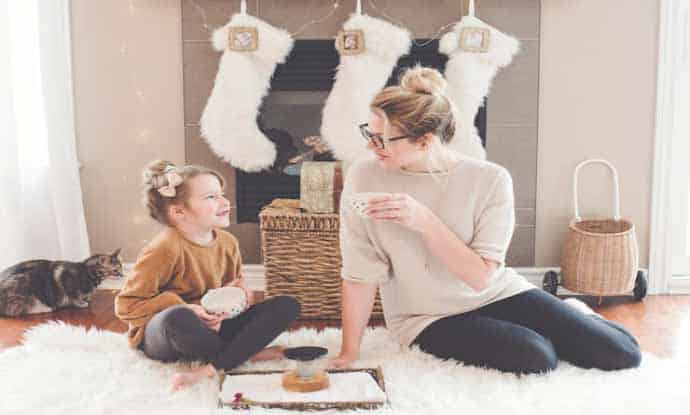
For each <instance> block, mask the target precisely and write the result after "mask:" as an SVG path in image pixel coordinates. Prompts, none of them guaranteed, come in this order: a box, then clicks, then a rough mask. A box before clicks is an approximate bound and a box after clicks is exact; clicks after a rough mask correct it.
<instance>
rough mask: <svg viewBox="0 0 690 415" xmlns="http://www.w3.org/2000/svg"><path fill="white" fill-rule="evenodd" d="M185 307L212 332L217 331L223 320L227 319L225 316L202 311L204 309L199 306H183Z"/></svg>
mask: <svg viewBox="0 0 690 415" xmlns="http://www.w3.org/2000/svg"><path fill="white" fill-rule="evenodd" d="M185 307H187V308H188V309H190V310H192V311H193V312H194V314H195V315H196V316H197V317H199V319H200V320H201V321H202V322H203V323H204V324H206V326H207V327H208V328H210V329H211V330H213V331H219V330H220V324H221V323H222V322H223V320H224V319H225V318H227V315H223V314H220V315H216V314H211V313H209V312H208V311H206V310H205V309H204V307H202V306H200V305H199V304H185Z"/></svg>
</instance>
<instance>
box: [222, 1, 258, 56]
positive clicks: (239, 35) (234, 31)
mask: <svg viewBox="0 0 690 415" xmlns="http://www.w3.org/2000/svg"><path fill="white" fill-rule="evenodd" d="M240 13H241V14H242V15H246V14H247V2H246V0H242V5H241V10H240ZM258 48H259V31H258V30H257V28H256V27H255V26H237V27H229V28H228V49H230V50H233V51H235V52H252V51H255V50H257V49H258Z"/></svg>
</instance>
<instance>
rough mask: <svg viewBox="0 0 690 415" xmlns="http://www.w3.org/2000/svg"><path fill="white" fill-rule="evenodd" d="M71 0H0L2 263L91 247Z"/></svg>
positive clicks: (82, 252)
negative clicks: (79, 150) (80, 158)
mask: <svg viewBox="0 0 690 415" xmlns="http://www.w3.org/2000/svg"><path fill="white" fill-rule="evenodd" d="M70 61H71V51H70V31H69V2H68V0H50V1H42V0H0V139H1V140H0V169H1V170H0V171H1V174H0V269H4V268H5V267H7V266H10V265H12V264H14V263H16V262H19V261H23V260H26V259H41V258H44V259H62V260H71V261H77V260H83V259H84V258H85V257H86V256H88V254H89V242H88V236H87V232H86V222H85V220H84V208H83V204H82V194H81V185H80V182H79V168H78V162H77V155H76V143H75V132H74V115H73V105H72V79H71V70H70Z"/></svg>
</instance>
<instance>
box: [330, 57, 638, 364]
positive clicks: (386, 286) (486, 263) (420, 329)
mask: <svg viewBox="0 0 690 415" xmlns="http://www.w3.org/2000/svg"><path fill="white" fill-rule="evenodd" d="M444 86H445V80H444V79H443V77H442V76H441V74H440V73H439V72H438V71H436V70H433V69H430V68H421V67H418V68H414V69H411V70H408V71H407V72H406V73H405V74H404V75H403V77H402V80H401V82H400V85H399V86H393V87H388V88H386V89H384V90H383V91H382V92H380V93H379V94H378V95H377V96H376V97H374V100H373V102H372V104H371V115H370V118H369V124H368V125H363V126H362V127H361V129H362V134H363V136H364V138H365V139H366V140H367V143H368V148H369V149H370V150H371V152H372V156H373V157H372V158H370V159H366V160H361V161H358V162H356V163H354V164H353V165H352V166H351V167H350V170H349V172H348V176H347V180H346V181H345V189H344V190H343V197H342V200H346V199H347V195H348V194H352V193H358V192H389V193H392V194H391V195H390V196H384V197H379V198H376V199H374V200H372V201H370V203H369V206H368V208H367V210H366V211H365V212H366V214H367V215H368V217H367V218H366V219H362V218H360V217H359V216H358V215H357V214H356V213H354V212H353V210H352V209H347V206H344V207H343V209H341V221H340V226H341V228H340V232H341V233H340V243H341V252H342V257H343V269H342V278H343V284H342V298H343V342H342V349H341V352H340V356H339V357H338V358H336V359H335V360H334V361H333V362H332V363H333V365H334V366H337V367H340V366H347V365H349V364H351V363H352V362H353V361H355V360H356V359H357V358H358V356H359V347H360V341H361V338H362V333H363V331H364V327H365V326H366V323H367V321H368V320H369V315H370V313H371V309H372V305H373V302H374V296H375V294H376V288H377V286H378V287H379V288H380V292H381V301H382V305H383V311H384V316H385V318H386V323H387V326H388V328H389V329H390V331H391V332H392V334H393V336H394V338H395V339H396V340H397V341H398V342H400V343H401V344H403V345H406V346H407V345H417V346H419V348H420V349H421V350H423V351H425V352H427V353H430V354H433V355H435V356H437V357H439V358H442V359H455V360H458V361H461V362H464V363H466V364H470V365H477V366H484V367H489V368H494V369H498V370H501V371H505V372H512V373H539V372H545V371H548V370H551V369H553V368H554V367H556V364H557V362H558V360H559V359H563V360H567V361H569V362H571V363H572V364H574V365H576V366H579V367H584V368H599V369H603V370H615V369H625V368H631V367H635V366H637V365H638V364H639V363H640V349H639V347H638V344H637V341H636V340H635V338H634V337H633V336H632V335H631V334H630V333H628V332H627V331H626V330H625V329H624V328H623V327H622V326H620V325H618V324H616V323H613V322H610V321H607V320H604V319H603V318H600V317H599V316H597V315H593V312H592V311H591V310H586V311H587V313H583V312H581V310H578V306H579V307H580V308H582V306H585V308H587V307H586V305H585V304H584V303H579V304H577V303H575V304H572V303H571V304H569V302H566V301H561V300H560V299H558V298H556V297H554V296H552V295H551V294H548V293H545V292H544V291H542V290H540V289H537V288H536V287H534V286H533V285H532V284H530V283H529V282H528V281H527V280H525V278H524V277H522V276H521V275H519V274H518V273H516V272H515V271H514V270H513V269H511V268H508V267H505V256H506V251H507V249H508V245H509V243H510V240H511V237H512V235H513V227H514V224H515V216H514V215H515V213H514V212H515V210H514V206H513V186H512V180H511V177H510V174H509V173H508V171H507V170H505V169H504V168H502V167H500V166H498V165H496V164H493V163H490V162H486V161H479V160H473V159H469V158H463V157H461V156H459V155H457V154H454V153H453V152H451V151H450V150H449V149H448V147H446V146H443V145H442V144H446V143H448V142H449V141H450V140H452V139H453V136H454V133H455V128H454V125H455V124H454V121H453V111H452V104H451V102H450V101H449V100H448V98H447V97H445V96H444V94H443V89H444ZM571 305H574V306H576V307H571Z"/></svg>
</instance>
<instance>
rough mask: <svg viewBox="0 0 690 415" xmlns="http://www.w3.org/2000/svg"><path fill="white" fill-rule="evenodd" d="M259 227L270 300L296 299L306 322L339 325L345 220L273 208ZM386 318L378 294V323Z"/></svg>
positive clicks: (261, 216)
mask: <svg viewBox="0 0 690 415" xmlns="http://www.w3.org/2000/svg"><path fill="white" fill-rule="evenodd" d="M259 222H260V227H261V248H262V250H263V255H264V265H265V268H266V296H267V297H272V296H276V295H282V294H285V295H291V296H293V297H295V298H296V299H297V300H298V301H299V302H300V304H301V306H302V311H301V314H300V318H302V319H339V318H340V310H341V306H340V286H341V278H340V270H341V267H342V260H341V256H340V240H339V235H338V232H339V227H340V218H339V216H338V215H337V214H332V213H305V212H301V211H300V210H298V209H290V208H275V207H270V206H269V207H266V208H264V209H263V210H262V211H261V213H260V214H259ZM382 316H383V312H382V309H381V301H380V299H379V295H378V293H377V294H376V300H375V302H374V311H373V315H372V317H374V318H381V317H382Z"/></svg>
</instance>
